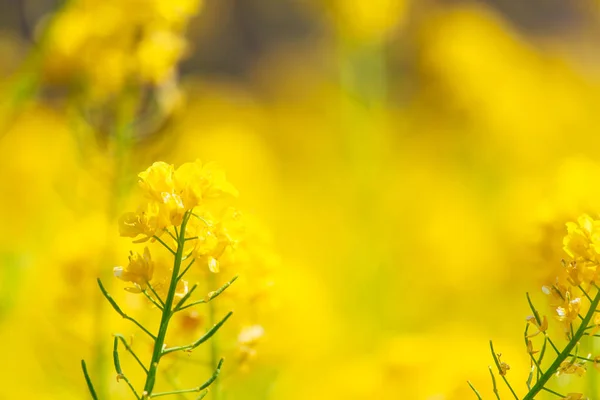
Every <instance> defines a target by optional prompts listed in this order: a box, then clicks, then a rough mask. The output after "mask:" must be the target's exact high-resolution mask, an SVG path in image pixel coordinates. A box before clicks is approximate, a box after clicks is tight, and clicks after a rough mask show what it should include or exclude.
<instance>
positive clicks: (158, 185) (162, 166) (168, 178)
mask: <svg viewBox="0 0 600 400" xmlns="http://www.w3.org/2000/svg"><path fill="white" fill-rule="evenodd" d="M174 173H175V170H174V168H173V165H171V164H167V163H165V162H162V161H159V162H155V163H154V164H152V165H151V166H150V167H149V168H148V169H147V170H145V171H143V172H140V173H139V175H138V177H139V181H138V183H139V185H140V188H141V189H142V191H143V193H144V194H145V195H146V196H147V197H148V198H150V199H153V200H155V201H158V202H164V197H163V193H166V194H170V193H174V191H175V187H174V185H173V174H174Z"/></svg>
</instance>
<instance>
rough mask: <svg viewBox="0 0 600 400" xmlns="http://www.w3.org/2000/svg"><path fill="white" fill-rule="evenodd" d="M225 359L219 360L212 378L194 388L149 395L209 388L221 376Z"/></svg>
mask: <svg viewBox="0 0 600 400" xmlns="http://www.w3.org/2000/svg"><path fill="white" fill-rule="evenodd" d="M223 361H224V360H223V359H222V358H221V360H220V361H219V364H218V365H217V368H216V369H215V372H213V374H212V376H211V377H210V378H208V380H207V381H206V382H204V383H203V384H202V385H200V386H198V387H195V388H192V389H183V390H172V391H170V392H161V393H156V394H153V395H150V396H149V397H152V398H154V397H160V396H168V395H172V394H183V393H193V392H201V391H203V390H204V389H206V388H208V387H209V386H210V385H211V384H212V383H213V382H214V381H215V380H217V378H218V377H219V374H220V373H221V367H222V366H223Z"/></svg>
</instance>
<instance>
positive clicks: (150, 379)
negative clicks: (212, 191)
mask: <svg viewBox="0 0 600 400" xmlns="http://www.w3.org/2000/svg"><path fill="white" fill-rule="evenodd" d="M190 213H191V211H187V212H186V213H185V215H184V216H183V221H182V222H181V231H180V232H181V233H180V234H179V235H178V240H177V252H173V254H174V256H175V260H174V261H173V272H172V274H171V283H170V285H169V291H168V293H167V298H166V300H165V306H164V309H163V313H162V317H161V320H160V327H159V329H158V335H157V337H156V340H155V341H154V349H153V351H152V359H151V361H150V366H149V367H148V376H147V377H146V383H145V384H144V392H145V393H148V395H151V394H152V390H153V389H154V384H155V382H156V372H157V369H158V363H159V361H160V357H161V355H162V349H163V345H164V343H165V337H166V336H167V330H168V327H169V320H170V319H171V316H172V312H171V309H172V307H173V301H174V299H175V292H176V289H177V283H178V280H177V277H178V276H179V270H180V268H181V260H182V258H183V247H184V245H185V242H184V235H185V227H186V225H187V223H188V221H189V218H190Z"/></svg>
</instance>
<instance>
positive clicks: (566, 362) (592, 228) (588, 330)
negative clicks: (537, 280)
mask: <svg viewBox="0 0 600 400" xmlns="http://www.w3.org/2000/svg"><path fill="white" fill-rule="evenodd" d="M563 246H564V247H563V249H564V251H565V252H566V254H567V255H568V256H569V260H562V265H563V269H562V271H561V272H560V274H559V275H558V276H556V277H555V281H554V283H553V284H551V285H548V286H543V287H542V291H543V293H544V294H546V295H547V296H548V298H549V304H550V306H551V309H552V310H553V317H554V318H555V320H557V321H558V322H560V326H561V328H562V329H561V331H562V333H563V336H564V337H565V340H566V343H565V344H564V346H562V348H561V347H560V346H559V345H557V344H555V342H554V341H553V339H551V338H550V335H549V333H548V329H549V324H548V319H547V317H546V316H543V317H542V315H541V314H540V313H539V312H538V310H537V309H536V308H535V306H534V305H533V303H532V301H531V299H530V297H529V294H527V301H528V303H529V307H530V308H531V311H532V313H533V315H531V316H529V317H527V319H526V321H527V322H526V325H525V333H524V341H525V345H526V348H527V353H528V355H529V358H530V373H529V376H528V377H527V381H526V383H527V389H528V391H527V393H526V394H525V396H524V397H523V399H524V400H533V399H534V398H536V396H537V395H538V394H539V393H540V392H543V391H545V392H548V393H551V394H553V395H556V396H558V397H560V398H561V399H566V400H569V399H583V398H584V395H583V394H582V393H569V394H566V395H564V394H560V393H559V392H557V391H556V390H554V389H551V388H550V387H548V386H549V385H550V383H551V382H550V379H551V378H552V377H553V376H554V375H556V376H560V375H577V376H579V377H581V376H583V375H585V374H586V371H587V367H588V365H591V366H593V367H597V366H598V364H599V362H600V355H595V356H594V355H592V354H587V355H586V354H581V351H580V347H581V346H582V344H581V343H582V340H584V339H585V340H586V341H590V340H593V339H594V338H595V337H600V335H598V334H597V333H598V331H599V330H600V317H599V315H600V314H599V313H600V307H599V305H600V286H598V284H599V283H600V282H599V278H600V270H599V269H598V267H599V265H600V220H597V219H593V218H592V217H590V216H589V215H586V214H584V215H582V216H580V217H579V218H578V219H577V222H568V223H567V235H566V236H565V237H564V240H563ZM531 327H533V329H530V328H531ZM532 331H533V332H532ZM536 336H538V337H540V338H541V339H538V341H541V344H540V343H537V344H534V342H533V340H534V339H533V338H534V337H536ZM490 349H491V352H492V357H493V359H494V364H495V366H496V368H495V369H496V372H497V373H498V374H499V375H500V377H501V378H502V380H503V381H504V382H505V383H506V386H507V387H508V388H509V390H510V392H511V394H512V395H513V397H514V398H515V399H519V398H520V397H519V396H518V395H517V394H516V391H515V389H514V388H513V386H512V385H511V384H510V383H509V381H508V379H507V378H506V375H507V373H508V371H509V370H510V366H509V365H508V364H507V363H505V362H503V361H502V360H501V359H500V357H501V354H500V353H496V351H495V350H494V345H493V343H492V342H491V341H490ZM548 353H550V355H548ZM490 376H491V379H492V385H493V391H494V393H495V395H496V397H497V398H498V399H500V395H499V391H498V387H497V382H496V377H495V375H494V371H493V368H491V367H490ZM469 386H471V389H473V391H474V392H475V395H476V396H477V397H478V398H479V399H481V398H482V397H481V394H480V393H479V392H478V391H477V389H475V388H474V387H473V385H472V384H471V383H470V382H469Z"/></svg>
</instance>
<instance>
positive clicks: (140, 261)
mask: <svg viewBox="0 0 600 400" xmlns="http://www.w3.org/2000/svg"><path fill="white" fill-rule="evenodd" d="M114 274H115V276H116V277H117V278H119V279H121V280H123V281H125V282H131V283H133V284H135V286H134V287H128V288H126V290H128V291H130V292H133V293H140V292H142V291H144V290H146V287H147V286H148V282H150V281H151V280H152V276H153V274H154V262H153V261H152V258H151V256H150V250H149V249H148V247H145V248H144V254H143V255H141V254H139V253H134V252H131V253H130V254H129V264H128V265H127V267H126V268H123V267H115V268H114Z"/></svg>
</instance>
